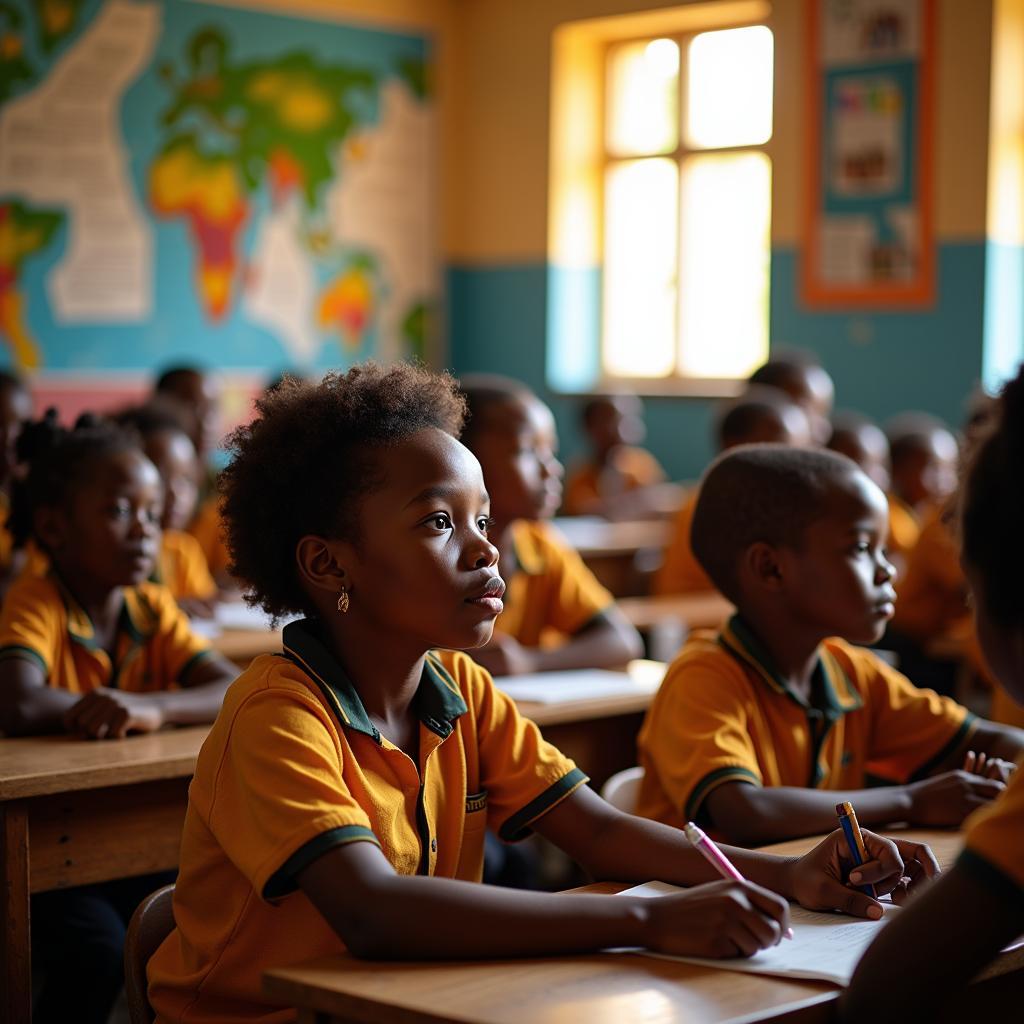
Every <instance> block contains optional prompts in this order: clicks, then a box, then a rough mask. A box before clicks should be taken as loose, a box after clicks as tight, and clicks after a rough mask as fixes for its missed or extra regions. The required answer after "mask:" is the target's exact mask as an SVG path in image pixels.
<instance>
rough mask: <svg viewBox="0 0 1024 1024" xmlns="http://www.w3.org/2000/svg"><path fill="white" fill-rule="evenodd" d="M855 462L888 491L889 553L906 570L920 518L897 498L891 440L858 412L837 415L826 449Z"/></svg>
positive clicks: (880, 486) (833, 420)
mask: <svg viewBox="0 0 1024 1024" xmlns="http://www.w3.org/2000/svg"><path fill="white" fill-rule="evenodd" d="M826 447H828V449H829V450H830V451H833V452H839V454H840V455H845V456H846V457H847V458H848V459H852V460H853V461H854V462H856V463H857V465H858V466H859V467H860V470H861V472H862V473H864V475H865V476H866V477H867V478H868V479H869V480H870V481H871V482H872V483H873V484H875V485H877V486H878V487H879V488H881V489H882V490H883V491H884V492H886V496H887V498H888V501H889V541H888V544H887V545H886V554H887V555H888V557H889V558H890V559H891V560H892V562H893V564H894V565H895V566H896V568H897V569H898V570H899V572H900V575H902V573H903V569H904V568H905V567H906V558H907V553H908V552H909V551H910V549H911V548H912V547H913V546H914V544H915V543H916V542H917V536H918V532H919V530H920V527H919V525H918V522H917V518H916V517H915V516H914V514H913V513H912V512H911V511H910V510H909V509H908V508H907V506H906V505H904V503H903V502H902V501H900V499H899V498H897V497H896V496H895V495H893V494H891V493H889V492H890V487H891V484H892V474H891V464H890V460H889V439H888V438H887V437H886V436H885V434H884V433H883V431H882V428H881V427H879V426H878V425H877V424H876V423H874V422H872V421H871V420H870V419H868V417H867V416H863V415H861V413H859V412H838V413H836V414H835V415H833V417H832V436H831V437H830V438H829V441H828V445H827V446H826Z"/></svg>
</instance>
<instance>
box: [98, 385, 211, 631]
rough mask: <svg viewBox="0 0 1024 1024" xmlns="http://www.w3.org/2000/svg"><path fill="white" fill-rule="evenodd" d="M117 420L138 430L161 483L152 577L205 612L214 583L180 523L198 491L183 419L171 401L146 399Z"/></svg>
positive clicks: (181, 602)
mask: <svg viewBox="0 0 1024 1024" xmlns="http://www.w3.org/2000/svg"><path fill="white" fill-rule="evenodd" d="M118 422H119V423H121V424H122V425H123V426H125V427H126V428H128V429H130V430H134V431H135V432H136V433H137V434H138V435H139V438H140V440H141V443H142V450H143V452H144V454H145V456H146V458H148V459H149V461H150V462H152V463H153V465H154V466H156V468H157V472H158V473H159V474H160V479H161V480H162V481H163V485H164V507H163V512H162V514H161V516H160V528H161V531H162V534H161V538H160V557H159V559H158V560H157V568H156V572H155V573H154V574H153V579H154V581H155V582H157V583H163V584H164V586H165V587H167V589H168V590H169V591H170V592H171V595H172V596H173V597H174V599H175V601H177V602H178V606H179V607H180V608H182V609H183V610H184V611H185V612H186V613H187V614H189V615H200V616H209V615H210V614H212V610H213V601H214V600H215V599H216V597H217V584H216V582H215V581H214V578H213V576H212V575H211V573H210V569H209V566H208V565H207V564H206V556H205V555H204V554H203V549H202V547H200V545H199V541H198V540H196V538H195V537H194V536H193V535H192V534H190V533H187V532H186V529H185V528H186V527H187V526H188V525H189V523H190V522H191V521H192V519H193V517H194V516H195V511H196V501H197V498H198V496H199V491H198V486H197V476H198V473H199V466H198V462H197V459H196V449H195V445H194V444H193V443H192V439H191V438H190V437H189V435H188V433H187V430H186V424H185V421H184V420H183V419H182V418H181V417H179V416H178V415H177V414H176V412H175V410H174V408H173V407H170V406H168V405H167V404H165V403H164V404H161V403H159V402H156V401H151V402H149V403H148V404H147V405H141V406H137V407H136V408H134V409H128V410H126V411H125V412H123V413H121V414H120V416H118Z"/></svg>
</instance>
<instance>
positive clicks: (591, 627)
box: [472, 605, 644, 676]
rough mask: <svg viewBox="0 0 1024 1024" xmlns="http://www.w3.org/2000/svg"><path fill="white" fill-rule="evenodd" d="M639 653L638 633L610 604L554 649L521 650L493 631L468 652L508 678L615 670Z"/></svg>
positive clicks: (477, 660)
mask: <svg viewBox="0 0 1024 1024" xmlns="http://www.w3.org/2000/svg"><path fill="white" fill-rule="evenodd" d="M643 653H644V645H643V641H642V640H641V639H640V634H639V633H638V632H637V631H636V630H635V629H634V628H633V626H632V625H630V622H629V620H628V619H627V618H626V617H625V615H623V614H622V612H621V611H619V609H618V608H616V607H615V606H614V605H612V606H611V607H610V608H607V609H605V611H603V612H601V613H600V614H598V615H595V616H594V618H592V619H591V620H590V621H589V622H588V623H587V624H586V625H585V626H584V627H583V628H582V629H580V630H579V631H578V632H576V633H574V634H573V635H572V636H571V637H569V639H568V640H566V642H565V643H564V644H561V645H559V646H558V647H551V648H541V647H524V646H523V645H522V644H521V643H519V641H518V640H516V639H514V638H513V637H511V636H508V635H507V634H505V633H501V632H498V631H495V633H494V634H493V636H492V637H491V639H490V641H489V642H488V643H487V645H486V646H484V647H478V648H476V649H475V650H474V651H472V657H473V660H474V661H475V662H477V663H478V664H480V665H483V667H484V668H486V669H487V671H488V672H490V673H491V675H493V676H512V675H525V674H526V673H529V672H558V671H561V670H565V669H574V668H611V667H618V666H622V665H625V664H626V662H627V661H632V660H633V659H634V658H642V657H643Z"/></svg>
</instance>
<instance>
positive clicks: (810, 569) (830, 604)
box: [779, 471, 896, 644]
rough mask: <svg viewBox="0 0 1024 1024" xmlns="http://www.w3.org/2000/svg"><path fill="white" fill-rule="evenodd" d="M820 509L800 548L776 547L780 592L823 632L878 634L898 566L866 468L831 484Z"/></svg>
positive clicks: (864, 640)
mask: <svg viewBox="0 0 1024 1024" xmlns="http://www.w3.org/2000/svg"><path fill="white" fill-rule="evenodd" d="M825 509H826V510H825V514H824V515H822V516H821V518H820V519H818V520H816V521H815V522H813V523H812V524H811V525H810V526H808V527H807V529H806V530H805V531H804V535H803V543H802V545H801V546H800V547H799V548H788V547H786V548H780V550H779V557H780V568H781V572H782V580H783V599H784V600H785V601H786V602H787V603H788V605H789V608H790V611H791V614H792V617H793V618H794V620H798V621H799V623H800V625H801V626H802V627H804V628H805V629H806V628H808V627H809V628H810V629H811V630H813V631H814V632H816V633H818V634H819V635H820V638H821V639H824V638H825V637H829V636H839V637H842V638H843V639H845V640H849V641H851V642H853V643H858V644H870V643H874V642H875V641H877V640H878V639H879V638H880V637H881V636H882V634H883V633H884V632H885V624H886V622H887V621H888V620H889V619H891V618H892V616H893V612H894V611H895V604H894V602H895V600H896V592H895V590H894V589H893V585H892V581H893V579H894V578H895V575H896V570H895V569H894V568H893V566H892V565H891V563H890V562H889V561H888V559H887V558H886V555H885V541H886V537H887V535H888V533H889V508H888V504H887V502H886V499H885V495H884V494H883V493H882V492H881V490H879V488H878V487H876V486H875V485H874V484H873V483H871V481H870V480H868V478H867V477H866V476H864V474H863V473H860V472H859V471H851V473H850V476H849V479H848V481H846V482H845V483H844V484H842V485H840V484H836V485H835V486H834V488H833V493H832V494H831V495H830V497H829V498H828V500H827V502H826V505H825Z"/></svg>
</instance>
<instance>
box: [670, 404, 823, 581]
mask: <svg viewBox="0 0 1024 1024" xmlns="http://www.w3.org/2000/svg"><path fill="white" fill-rule="evenodd" d="M810 429H811V428H810V423H809V421H808V419H807V415H806V413H804V411H803V410H802V409H801V408H800V406H798V405H796V404H795V403H793V402H790V401H789V399H788V398H787V397H786V396H785V394H784V393H783V392H781V391H779V390H778V389H776V388H769V387H764V386H761V385H757V384H754V385H751V386H750V387H749V388H748V389H747V390H746V392H745V393H744V394H742V395H740V397H739V398H735V399H733V400H731V401H729V402H727V403H725V404H724V405H723V406H722V407H721V408H720V409H719V411H718V415H717V416H716V418H715V440H716V443H717V446H718V450H719V452H724V451H728V450H729V449H730V448H735V447H737V446H738V445H741V444H758V443H774V444H785V445H792V446H793V447H797V448H802V447H806V446H807V445H809V444H810V443H811V433H810ZM699 495H700V489H699V488H694V489H693V493H692V494H690V496H689V497H688V498H687V499H686V502H685V503H684V504H683V506H682V508H680V509H679V512H678V514H677V515H676V518H675V522H674V523H673V525H672V536H671V539H670V540H669V543H668V547H666V548H665V558H664V561H663V562H662V564H661V568H660V569H659V570H658V572H657V574H656V575H655V577H654V585H653V587H652V589H653V591H654V593H655V594H694V593H705V592H708V591H713V590H714V589H715V585H714V584H713V583H712V582H711V580H710V579H709V578H708V574H707V573H706V572H705V571H704V570H703V569H702V568H701V566H700V563H699V562H698V561H697V559H696V558H694V557H693V549H692V548H691V547H690V527H691V524H692V523H693V513H694V509H696V507H697V498H698V497H699Z"/></svg>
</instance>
